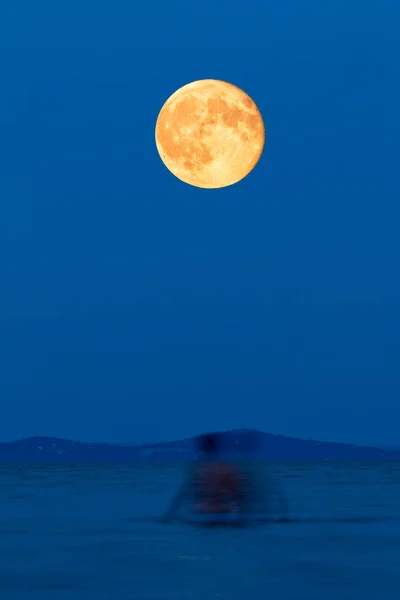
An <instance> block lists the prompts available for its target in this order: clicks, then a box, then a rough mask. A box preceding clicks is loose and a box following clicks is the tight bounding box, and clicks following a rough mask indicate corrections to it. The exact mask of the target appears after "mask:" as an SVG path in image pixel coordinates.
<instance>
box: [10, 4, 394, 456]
mask: <svg viewBox="0 0 400 600" xmlns="http://www.w3.org/2000/svg"><path fill="white" fill-rule="evenodd" d="M4 4H5V5H4ZM395 5H396V2H395V0H393V1H392V2H391V1H390V0H374V1H372V0H357V1H355V0H336V1H333V0H329V1H326V2H321V0H272V1H266V0H246V2H244V1H243V0H242V1H241V2H238V1H237V0H231V1H230V2H228V1H227V0H191V1H188V0H185V1H183V0H173V1H169V2H168V1H163V2H160V1H157V2H152V1H151V0H150V1H149V3H145V2H144V3H143V2H142V3H141V4H140V5H139V4H138V3H137V2H132V1H131V0H129V1H128V0H114V1H113V2H111V0H107V1H105V0H93V1H91V2H89V1H87V0H69V2H55V1H54V0H47V1H44V0H37V1H35V2H33V1H32V0H24V1H21V0H5V3H2V6H1V8H0V54H1V57H2V59H1V69H0V75H1V78H0V81H1V93H0V282H1V288H0V399H1V407H2V412H1V418H0V439H1V440H11V439H15V438H19V437H23V436H28V435H33V434H35V433H39V434H42V435H55V436H65V437H74V438H78V439H86V440H100V441H101V440H105V441H145V440H161V439H171V438H175V437H180V436H185V435H191V434H194V433H197V432H199V431H201V430H203V429H209V428H222V429H229V428H233V427H237V426H241V425H242V424H243V425H245V426H248V427H258V428H261V429H263V430H265V431H270V432H273V433H282V434H288V435H295V436H300V437H314V438H320V439H325V440H334V441H354V442H362V443H380V444H396V443H400V434H399V421H400V372H399V361H400V304H399V302H400V277H399V262H400V240H399V230H400V208H399V200H400V184H399V158H400V142H399V138H400V111H399V106H400V52H399V44H398V41H397V38H398V22H399V17H400V14H399V9H398V8H395ZM201 78H218V79H224V80H227V81H230V82H232V83H234V84H236V85H238V86H240V87H242V88H243V89H244V90H245V91H246V92H248V93H249V94H250V95H251V96H252V97H253V98H254V100H255V101H256V102H257V104H258V105H259V107H260V109H261V111H262V113H263V116H264V120H265V124H266V129H267V142H266V147H265V151H264V154H263V157H262V159H261V161H260V163H259V165H258V166H257V168H256V169H255V171H254V172H253V173H252V174H251V175H250V176H249V177H248V178H247V179H246V180H244V181H243V182H241V183H240V184H238V185H236V186H234V187H232V188H226V189H223V190H199V189H197V188H193V187H190V186H188V185H185V184H183V183H181V182H179V181H178V180H177V179H175V178H174V177H173V176H172V175H171V174H170V173H169V172H168V171H167V169H166V168H165V167H164V166H163V164H162V163H161V161H160V159H159V157H158V155H157V151H156V147H155V143H154V126H155V121H156V118H157V115H158V111H159V109H160V108H161V106H162V104H163V103H164V101H165V100H166V99H167V97H168V96H169V95H170V94H171V93H172V92H173V91H175V89H177V88H178V87H180V86H182V85H184V84H185V83H188V82H190V81H193V80H195V79H201Z"/></svg>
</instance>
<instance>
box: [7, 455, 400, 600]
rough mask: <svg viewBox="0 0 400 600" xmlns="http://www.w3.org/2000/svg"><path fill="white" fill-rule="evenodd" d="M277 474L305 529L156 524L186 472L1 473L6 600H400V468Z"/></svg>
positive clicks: (318, 467) (313, 467)
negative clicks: (203, 527) (235, 528)
mask: <svg viewBox="0 0 400 600" xmlns="http://www.w3.org/2000/svg"><path fill="white" fill-rule="evenodd" d="M264 470H265V473H267V472H268V473H269V471H270V467H264ZM275 471H276V477H278V478H279V479H280V480H281V482H282V484H283V486H284V489H285V491H286V494H287V496H288V498H289V502H290V508H291V515H290V516H291V517H292V518H294V519H297V521H296V522H294V523H286V524H270V525H268V526H264V527H253V528H250V529H246V530H230V529H220V530H218V529H217V530H215V529H211V530H204V529H196V528H192V527H189V526H187V525H183V524H181V523H172V524H169V525H159V524H158V523H157V522H156V521H155V517H156V516H158V515H159V514H160V513H161V512H162V511H163V510H164V509H165V507H166V504H167V502H168V500H169V498H170V497H171V495H172V494H173V492H174V490H175V486H176V485H177V484H178V482H179V480H180V477H181V467H179V466H177V465H169V466H165V465H155V464H149V465H132V466H117V467H116V466H107V467H97V466H96V467H93V466H90V465H88V466H84V467H82V466H79V467H71V468H69V467H65V466H62V467H59V466H49V467H46V466H44V467H38V466H35V467H23V466H20V467H19V468H17V467H14V466H5V465H3V466H2V467H0V598H1V599H2V600H3V599H4V600H23V599H25V598H26V599H29V600H49V599H51V600H53V599H54V600H64V599H68V600H77V599H78V598H79V599H80V598H84V599H85V600H95V599H96V600H103V599H104V600H105V599H109V600H128V599H130V600H150V599H151V600H170V599H182V600H190V599H192V598H193V599H199V600H206V599H211V598H214V599H219V600H223V599H225V598H226V599H229V600H239V599H240V600H242V599H243V600H245V599H246V600H248V599H249V598H251V599H257V600H266V599H275V598H276V599H278V598H279V599H282V600H286V599H292V598H293V599H294V598H296V599H305V598H307V599H315V600H330V599H335V600H336V599H347V598H349V599H351V600H358V599H359V600H390V599H392V598H393V599H396V600H398V598H399V593H400V592H399V590H400V561H399V555H400V464H396V463H370V464H362V463H360V464H356V463H354V464H352V463H350V464H349V463H347V464H346V463H337V464H336V463H322V464H302V465H301V464H300V465H299V464H298V465H294V464H293V465H286V466H284V465H281V466H276V468H275Z"/></svg>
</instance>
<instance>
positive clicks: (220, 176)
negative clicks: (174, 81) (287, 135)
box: [155, 79, 265, 188]
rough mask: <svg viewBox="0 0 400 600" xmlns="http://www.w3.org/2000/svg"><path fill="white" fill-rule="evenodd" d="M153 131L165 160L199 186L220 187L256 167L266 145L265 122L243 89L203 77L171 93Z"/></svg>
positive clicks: (182, 179)
mask: <svg viewBox="0 0 400 600" xmlns="http://www.w3.org/2000/svg"><path fill="white" fill-rule="evenodd" d="M155 137H156V146H157V150H158V153H159V155H160V158H161V160H162V161H163V163H164V164H165V166H166V167H167V169H169V171H171V173H173V175H175V176H176V177H178V179H180V180H181V181H184V182H185V183H188V184H190V185H193V186H196V187H200V188H222V187H226V186H229V185H233V184H235V183H237V182H238V181H240V180H242V179H243V178H244V177H246V176H247V175H248V174H249V173H250V171H252V170H253V169H254V167H255V166H256V164H257V163H258V161H259V159H260V156H261V154H262V151H263V148H264V142H265V127H264V122H263V119H262V116H261V113H260V111H259V109H258V108H257V106H256V104H255V103H254V102H253V100H252V99H251V98H250V96H248V95H247V94H246V93H245V92H244V91H243V90H241V89H240V88H238V87H236V86H235V85H232V84H231V83H227V82H225V81H219V80H216V79H202V80H200V81H194V82H192V83H188V84H187V85H184V86H183V87H181V88H180V89H179V90H177V91H176V92H175V93H174V94H172V96H170V98H168V100H167V101H166V102H165V104H164V106H163V107H162V109H161V111H160V113H159V115H158V119H157V123H156V131H155Z"/></svg>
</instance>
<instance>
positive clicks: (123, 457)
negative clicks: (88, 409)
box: [0, 429, 400, 463]
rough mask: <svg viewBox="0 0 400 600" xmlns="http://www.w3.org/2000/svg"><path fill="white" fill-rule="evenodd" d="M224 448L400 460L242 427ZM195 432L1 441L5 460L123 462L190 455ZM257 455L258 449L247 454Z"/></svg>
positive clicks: (274, 455)
mask: <svg viewBox="0 0 400 600" xmlns="http://www.w3.org/2000/svg"><path fill="white" fill-rule="evenodd" d="M221 433H222V434H223V439H224V447H223V449H222V450H223V454H224V455H225V456H227V457H229V458H232V459H235V458H238V459H240V458H243V457H244V456H245V455H244V452H245V447H246V445H247V447H249V442H250V446H251V445H252V442H253V441H254V445H256V444H257V445H258V447H259V449H258V451H257V455H256V458H257V460H273V461H321V460H399V461H400V450H389V449H383V448H374V447H368V446H357V445H353V444H338V443H333V442H319V441H316V440H303V439H299V438H290V437H285V436H283V435H275V434H271V433H263V432H261V431H256V430H246V429H239V430H233V431H225V432H221ZM194 441H195V438H187V439H184V440H177V441H172V442H161V443H158V444H141V445H138V446H128V445H122V444H121V445H118V444H105V443H86V442H77V441H73V440H67V439H60V438H52V437H45V436H36V437H31V438H26V439H23V440H17V441H15V442H8V443H0V462H1V463H44V462H45V463H91V462H94V463H118V462H120V463H122V462H149V461H152V462H171V461H190V460H193V459H194V458H195V456H196V453H195V447H194ZM247 456H250V457H254V456H255V455H254V454H247Z"/></svg>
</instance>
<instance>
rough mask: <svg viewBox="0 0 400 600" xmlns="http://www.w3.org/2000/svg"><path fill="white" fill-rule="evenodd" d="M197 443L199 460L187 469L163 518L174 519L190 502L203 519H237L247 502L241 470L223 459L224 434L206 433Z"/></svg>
mask: <svg viewBox="0 0 400 600" xmlns="http://www.w3.org/2000/svg"><path fill="white" fill-rule="evenodd" d="M196 445H197V453H198V457H197V460H196V461H195V463H194V464H192V465H190V466H189V468H188V469H187V472H186V476H185V478H184V481H183V483H182V485H181V487H180V488H179V490H178V492H177V494H176V495H175V497H174V498H173V500H172V502H171V504H170V506H169V508H168V510H167V512H166V513H165V515H164V516H163V517H162V519H161V520H162V522H164V523H165V522H168V521H170V520H171V519H173V518H174V517H175V516H176V515H177V513H178V512H179V510H180V509H181V508H182V506H183V505H185V504H186V505H189V508H190V509H191V510H192V511H193V512H194V514H195V520H196V521H198V522H200V523H203V524H213V523H214V524H218V523H221V524H222V523H226V522H234V521H235V519H234V518H232V516H233V515H240V514H241V507H242V505H243V493H242V477H241V473H240V471H239V469H237V468H236V467H234V466H233V465H232V464H231V463H230V462H229V461H225V460H222V459H221V457H220V447H221V435H220V434H218V433H206V434H203V435H201V436H199V437H198V438H197V444H196ZM236 521H240V519H239V518H236Z"/></svg>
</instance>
